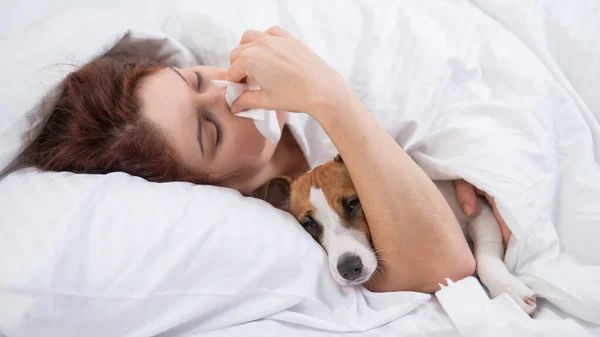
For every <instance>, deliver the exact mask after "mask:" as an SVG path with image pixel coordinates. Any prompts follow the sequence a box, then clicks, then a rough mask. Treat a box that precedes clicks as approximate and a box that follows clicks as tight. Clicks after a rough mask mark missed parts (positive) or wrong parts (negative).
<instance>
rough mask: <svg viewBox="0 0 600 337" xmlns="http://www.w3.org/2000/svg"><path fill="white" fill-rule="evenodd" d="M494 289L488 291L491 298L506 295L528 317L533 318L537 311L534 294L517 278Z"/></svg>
mask: <svg viewBox="0 0 600 337" xmlns="http://www.w3.org/2000/svg"><path fill="white" fill-rule="evenodd" d="M494 288H495V289H490V292H491V295H492V296H493V297H496V296H498V295H500V294H502V293H507V294H508V295H510V297H512V298H513V300H515V302H517V304H518V305H519V306H520V307H521V308H522V309H523V310H524V311H525V312H526V313H527V314H528V315H529V316H531V317H533V315H535V310H536V309H537V303H536V301H537V299H536V297H535V293H534V292H533V290H531V289H529V287H527V286H526V285H525V284H523V282H521V281H519V280H518V279H517V278H514V280H513V281H512V282H510V283H508V284H502V285H499V286H498V287H494Z"/></svg>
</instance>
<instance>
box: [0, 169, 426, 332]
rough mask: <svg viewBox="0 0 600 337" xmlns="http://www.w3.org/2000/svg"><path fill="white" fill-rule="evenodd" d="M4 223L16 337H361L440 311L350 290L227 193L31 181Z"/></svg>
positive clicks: (41, 177)
mask: <svg viewBox="0 0 600 337" xmlns="http://www.w3.org/2000/svg"><path fill="white" fill-rule="evenodd" d="M0 214H1V215H2V217H1V220H2V225H1V226H0V247H1V248H0V249H1V254H2V259H1V260H0V303H2V305H1V306H0V331H3V332H4V333H6V334H7V335H8V336H25V335H28V336H30V335H38V334H39V333H41V332H42V331H43V335H44V336H61V337H65V336H95V335H102V336H125V335H132V336H133V335H136V336H137V335H143V336H150V335H156V334H158V333H161V332H165V331H170V333H173V334H174V331H179V332H181V331H188V330H190V331H191V330H198V331H207V330H214V329H218V328H223V327H229V326H232V325H236V324H240V323H245V322H250V321H252V320H256V319H261V318H266V317H270V318H272V319H277V320H282V321H286V322H292V323H296V324H302V325H307V326H312V327H316V328H320V329H327V330H334V331H356V330H364V329H369V328H373V327H375V326H378V325H381V324H384V323H386V322H389V321H391V320H392V319H394V318H396V317H399V316H401V315H403V314H405V313H407V312H409V311H410V310H412V309H414V308H415V307H416V306H418V305H420V304H421V303H423V302H424V301H426V300H427V299H428V298H429V295H426V294H420V293H410V292H406V293H403V292H399V293H391V294H375V293H370V292H368V291H366V290H365V289H364V288H362V287H358V288H343V289H341V288H340V287H338V286H337V284H336V283H335V281H333V279H332V278H331V276H330V274H329V271H328V267H327V261H326V257H325V253H324V252H323V250H322V249H321V248H320V246H319V245H318V244H317V243H316V242H315V241H314V240H313V239H312V238H311V237H310V236H309V235H308V234H307V233H306V231H304V230H303V229H302V228H301V227H300V226H299V225H298V223H297V222H296V221H295V219H294V218H293V217H292V216H291V215H289V214H288V213H284V212H281V211H278V210H276V209H274V208H273V207H271V206H270V205H268V204H267V203H265V202H263V201H261V200H257V199H252V198H245V197H243V196H241V195H240V194H238V193H237V192H235V191H233V190H228V189H224V188H218V187H211V186H199V185H193V184H189V183H163V184H157V183H150V182H147V181H145V180H144V179H141V178H137V177H132V176H129V175H127V174H123V173H114V174H108V175H78V174H73V173H66V172H65V173H54V172H45V173H42V172H37V171H36V170H34V169H23V170H19V171H16V172H14V173H11V174H10V175H8V176H6V177H5V178H4V179H2V180H0ZM169 335H171V334H169Z"/></svg>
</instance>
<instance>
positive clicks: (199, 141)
mask: <svg viewBox="0 0 600 337" xmlns="http://www.w3.org/2000/svg"><path fill="white" fill-rule="evenodd" d="M169 69H171V70H173V71H174V72H175V73H176V74H177V75H178V76H179V77H181V79H182V80H183V81H184V82H185V84H187V85H188V86H190V87H191V85H190V84H189V83H188V81H187V80H186V79H185V77H183V75H181V73H180V72H179V71H178V70H177V69H175V68H174V67H169ZM198 84H200V78H198ZM196 138H198V144H199V145H200V152H202V155H204V144H202V120H201V119H198V132H197V136H196Z"/></svg>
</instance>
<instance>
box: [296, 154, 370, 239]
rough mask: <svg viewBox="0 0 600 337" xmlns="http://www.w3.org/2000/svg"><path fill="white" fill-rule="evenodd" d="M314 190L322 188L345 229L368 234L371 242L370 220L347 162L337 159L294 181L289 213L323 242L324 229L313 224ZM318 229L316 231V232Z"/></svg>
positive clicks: (317, 224)
mask: <svg viewBox="0 0 600 337" xmlns="http://www.w3.org/2000/svg"><path fill="white" fill-rule="evenodd" d="M311 188H320V189H321V190H322V191H323V194H324V195H325V198H326V199H327V203H328V204H329V206H330V207H331V208H332V209H333V210H334V211H335V212H336V213H337V214H338V215H339V217H340V219H342V220H343V225H344V226H346V227H348V228H353V229H356V230H358V231H360V232H362V233H364V234H365V236H366V238H367V240H368V241H369V242H370V241H371V233H370V231H369V226H368V224H367V219H366V218H365V215H364V213H363V211H362V207H361V205H360V201H359V199H358V194H357V193H356V189H355V188H354V184H353V183H352V179H351V178H350V174H349V173H348V170H347V168H346V166H345V165H344V162H343V161H342V160H340V159H338V158H337V157H336V159H335V160H333V161H330V162H327V163H325V164H323V165H321V166H318V167H316V168H315V169H314V170H312V171H310V172H309V173H307V174H305V175H303V176H302V177H300V178H299V179H298V180H296V181H294V182H293V183H292V184H291V187H290V191H291V193H290V202H289V209H288V212H290V213H291V214H292V215H293V216H294V217H295V218H296V219H297V220H298V222H300V224H302V225H303V227H304V228H305V229H306V230H307V231H308V232H309V233H310V234H311V235H312V236H313V237H314V238H315V240H317V241H318V242H319V243H322V241H321V235H322V231H323V228H322V225H321V224H319V223H316V226H315V225H314V224H313V222H315V221H314V217H313V214H314V209H313V205H311V203H310V191H311ZM313 227H315V228H313Z"/></svg>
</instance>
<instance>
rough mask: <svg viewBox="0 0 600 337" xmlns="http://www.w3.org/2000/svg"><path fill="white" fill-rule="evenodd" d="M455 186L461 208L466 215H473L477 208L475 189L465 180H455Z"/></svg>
mask: <svg viewBox="0 0 600 337" xmlns="http://www.w3.org/2000/svg"><path fill="white" fill-rule="evenodd" d="M454 185H455V186H456V199H457V200H458V203H459V204H460V207H461V208H462V210H463V212H464V213H465V215H467V216H469V215H472V214H473V213H474V212H475V208H476V207H477V195H476V194H475V188H474V187H473V185H471V184H469V183H468V182H466V181H465V180H463V179H459V180H455V181H454Z"/></svg>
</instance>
